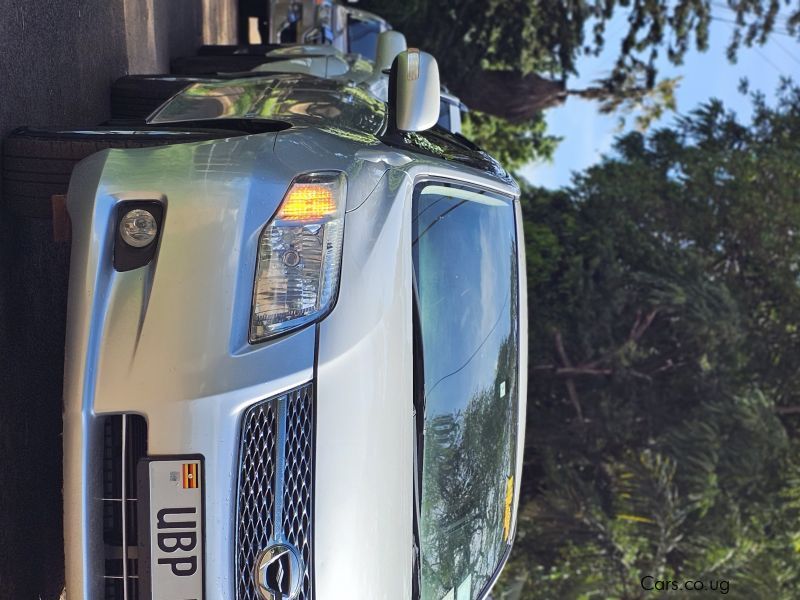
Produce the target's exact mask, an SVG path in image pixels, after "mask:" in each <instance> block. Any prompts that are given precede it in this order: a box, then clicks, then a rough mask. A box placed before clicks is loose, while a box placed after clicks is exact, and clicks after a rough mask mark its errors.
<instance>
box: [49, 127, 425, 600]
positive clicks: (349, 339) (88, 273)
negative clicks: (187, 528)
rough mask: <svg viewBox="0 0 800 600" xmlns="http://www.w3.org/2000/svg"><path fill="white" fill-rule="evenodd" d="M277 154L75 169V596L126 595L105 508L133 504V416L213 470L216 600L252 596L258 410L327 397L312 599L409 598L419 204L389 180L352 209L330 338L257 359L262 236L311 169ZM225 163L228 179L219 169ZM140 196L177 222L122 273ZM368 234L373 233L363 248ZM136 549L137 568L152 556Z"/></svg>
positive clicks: (317, 476)
mask: <svg viewBox="0 0 800 600" xmlns="http://www.w3.org/2000/svg"><path fill="white" fill-rule="evenodd" d="M272 142H273V140H266V139H264V138H263V137H262V138H261V139H260V140H259V138H258V136H251V137H248V138H245V139H242V140H227V141H224V142H209V143H202V144H191V145H186V146H184V147H183V148H181V147H165V148H153V149H141V150H134V151H110V152H102V153H99V154H97V155H94V156H92V157H90V158H89V159H87V160H86V161H84V162H83V163H81V165H80V166H79V167H78V168H77V170H76V172H75V174H74V175H73V179H72V182H71V186H70V191H69V198H68V205H69V211H70V216H71V219H72V224H73V235H72V238H73V249H72V261H71V271H70V292H69V305H68V332H67V346H66V363H65V391H64V396H65V398H64V399H65V411H64V507H65V508H64V510H65V558H66V579H67V597H68V598H70V600H78V599H79V600H100V599H105V598H110V597H114V596H113V595H111V594H113V592H109V591H108V590H109V588H114V586H115V585H117V584H116V583H113V582H112V583H109V581H110V580H111V579H114V578H115V577H117V575H116V574H115V571H113V569H111V570H110V567H109V564H110V563H109V562H108V561H109V559H111V560H115V559H119V558H120V556H121V555H120V553H121V550H119V549H118V548H113V547H111V546H112V545H111V544H109V543H108V539H107V538H108V535H107V531H108V527H109V525H108V523H107V522H106V521H107V520H108V515H109V514H113V511H109V509H108V506H106V505H108V504H109V503H111V502H115V501H118V500H119V499H116V498H108V497H107V490H108V486H107V481H106V479H107V477H108V471H109V465H108V464H107V463H108V456H109V455H108V452H105V453H104V448H105V446H106V445H107V442H108V430H107V426H108V425H107V424H108V423H109V419H117V418H120V417H119V416H120V415H137V416H138V417H141V419H142V422H143V423H145V424H146V446H147V454H148V455H150V456H153V455H158V456H185V455H189V454H191V455H202V457H203V458H204V465H205V469H204V489H205V544H204V545H205V556H206V560H205V566H204V572H205V597H206V598H207V599H214V600H216V599H222V600H234V599H235V598H241V593H239V594H238V595H237V586H238V585H239V583H240V576H241V575H240V572H239V569H237V548H238V546H237V544H238V543H239V542H237V539H238V537H237V535H238V532H239V527H240V525H241V513H240V507H239V506H238V498H239V489H240V488H239V486H240V485H241V471H242V469H241V452H242V444H243V427H244V423H245V417H246V414H247V411H248V410H249V409H251V408H252V407H254V406H256V405H258V404H259V403H262V402H264V401H266V400H269V399H271V398H276V397H280V396H281V395H282V394H285V393H287V392H289V391H291V390H296V389H298V388H304V386H309V385H313V389H314V406H313V410H314V415H313V417H314V418H313V422H314V439H313V475H314V478H313V479H314V481H313V488H314V490H313V506H312V517H311V518H312V524H311V526H312V527H313V565H312V570H313V588H314V596H315V597H317V598H337V597H341V595H342V594H343V593H344V591H345V590H346V593H347V594H348V595H353V594H355V596H356V597H365V598H366V597H369V598H386V599H395V598H398V599H399V598H402V599H405V598H410V596H411V589H410V588H411V571H412V542H413V532H412V523H413V516H412V515H413V508H412V507H413V483H412V482H413V449H412V448H413V447H412V444H413V439H414V430H413V414H412V405H411V402H410V401H409V399H410V398H411V395H412V394H411V381H410V378H408V377H406V375H407V374H408V373H410V371H411V347H410V342H411V332H410V327H411V322H410V318H409V316H410V314H411V286H410V281H411V264H410V251H409V244H410V232H409V226H408V223H409V210H410V202H406V201H404V200H406V199H410V189H411V188H410V185H408V184H407V183H406V184H404V185H403V186H400V187H399V188H398V186H397V185H396V183H397V182H394V183H393V184H392V189H393V192H392V194H389V193H388V192H387V185H388V184H387V185H382V184H378V185H377V186H376V185H375V179H374V178H373V179H372V184H371V185H368V186H366V187H367V188H368V189H369V190H370V192H367V193H363V195H362V196H361V197H358V198H356V201H355V202H354V208H353V209H352V210H348V212H347V215H346V221H345V227H346V230H347V231H350V232H351V235H349V236H348V237H347V238H346V243H345V248H344V255H343V262H342V273H341V284H340V291H339V300H338V303H337V307H336V308H335V309H334V311H333V312H332V313H331V314H330V315H329V316H328V317H327V318H326V319H325V320H324V321H323V322H322V323H320V324H318V325H315V326H309V327H306V328H304V329H302V330H299V331H297V332H294V333H291V334H288V335H285V336H283V337H280V338H278V339H276V340H273V341H268V342H265V343H262V344H258V345H255V346H253V345H250V344H248V343H247V341H246V340H247V327H248V323H249V312H250V302H251V298H252V284H253V279H252V277H253V275H252V274H253V272H254V270H255V257H256V244H257V240H258V234H259V232H260V230H261V228H262V227H263V225H264V223H265V222H266V221H267V220H268V219H269V217H270V216H271V215H272V214H273V213H274V211H275V209H276V207H277V202H278V201H279V200H280V198H281V197H282V196H283V193H284V191H285V189H286V187H288V184H289V182H290V181H291V179H292V177H293V176H294V175H295V174H296V170H295V169H293V168H292V167H291V166H290V165H288V166H287V165H285V164H280V163H276V162H275V161H274V160H273V159H272V158H273V157H272V146H273V143H272ZM176 148H177V150H176ZM211 155H213V156H214V157H215V160H216V161H217V162H215V163H212V162H211V161H210V160H209V156H211ZM349 155H350V156H352V155H353V152H350V153H349ZM220 156H225V157H226V158H225V160H226V161H227V163H226V164H227V165H228V167H227V168H221V167H220V166H219V164H220ZM266 161H271V167H270V169H271V170H270V173H269V176H267V177H253V176H252V168H251V167H249V166H248V165H254V164H257V163H259V162H266ZM212 164H213V166H214V168H213V169H212V168H210V165H212ZM156 166H158V168H156ZM383 168H385V167H383ZM248 169H249V170H248ZM361 170H362V171H363V168H362V169H361ZM401 179H403V176H401ZM351 182H352V185H350V186H349V188H350V190H351V192H353V191H355V192H357V193H361V192H360V191H359V190H362V189H364V187H363V186H361V187H360V186H359V182H358V181H356V177H353V178H352V179H351ZM382 182H383V181H382ZM383 183H385V182H383ZM131 198H135V199H138V200H141V199H144V200H158V201H162V202H164V203H165V206H166V216H165V224H164V229H163V233H162V238H161V240H160V247H159V249H158V256H157V258H156V260H154V261H153V262H152V263H151V264H149V265H148V266H146V267H143V268H141V269H137V270H135V271H130V272H123V273H120V272H116V271H114V269H113V266H112V263H113V261H112V252H113V242H112V240H113V237H114V236H113V231H111V230H110V227H111V224H112V223H113V218H112V215H113V213H114V210H115V206H116V204H117V203H118V202H120V201H123V200H127V199H131ZM398 198H399V199H400V200H401V201H399V202H397V201H394V200H396V199H398ZM265 199H269V200H265ZM348 202H350V199H348ZM348 206H349V204H348ZM376 224H377V225H376ZM358 231H364V232H368V233H367V234H366V235H353V234H352V233H353V232H358ZM206 240H207V241H206ZM388 366H391V368H387V367H388ZM112 456H113V454H112ZM119 464H120V466H119V468H120V469H125V468H130V467H129V466H128V467H126V466H125V465H124V464H123V462H122V461H121V462H120V463H119ZM113 468H116V467H113ZM104 485H105V487H104ZM129 489H132V488H130V487H129ZM137 492H138V490H137ZM135 498H137V496H135V495H133V496H130V497H129V498H128V499H127V500H124V502H130V503H131V504H133V503H134V502H135ZM130 512H133V511H129V513H130ZM104 534H105V535H106V539H104ZM138 542H139V544H141V543H144V542H145V540H138ZM125 555H127V557H128V558H129V559H130V560H131V561H135V560H136V559H137V557H138V555H139V548H138V547H136V546H131V547H128V548H127V550H126V552H125ZM126 572H127V573H128V574H130V575H131V576H133V575H136V574H137V573H138V572H139V567H138V566H137V565H135V564H133V563H131V564H130V565H129V568H128V569H126ZM131 579H133V577H131ZM135 585H136V584H133V583H130V584H129V586H128V590H129V592H128V598H131V599H133V598H134V597H135V596H134V595H133V594H132V593H131V590H132V589H133V587H135ZM122 597H124V596H122ZM126 600H127V599H126Z"/></svg>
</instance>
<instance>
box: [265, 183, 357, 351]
mask: <svg viewBox="0 0 800 600" xmlns="http://www.w3.org/2000/svg"><path fill="white" fill-rule="evenodd" d="M346 186H347V183H346V179H345V176H344V174H343V173H339V172H322V173H310V174H307V175H301V176H299V177H297V178H296V179H295V180H294V181H293V182H292V185H291V186H290V187H289V191H288V192H286V195H285V196H284V198H283V201H282V202H281V205H280V207H279V208H278V212H277V213H276V214H275V216H274V217H273V218H272V220H271V221H270V222H269V223H268V224H267V226H266V227H265V228H264V231H262V232H261V237H260V238H259V241H258V261H257V265H256V281H255V287H254V290H253V313H252V317H251V319H250V341H251V342H259V341H262V340H265V339H267V338H270V337H273V336H276V335H279V334H281V333H285V332H286V331H289V330H290V329H295V328H297V327H302V326H303V325H306V324H307V323H310V322H312V321H315V320H317V319H319V318H320V317H322V316H323V315H324V314H325V313H327V312H328V310H330V308H331V306H332V305H333V302H334V300H335V298H336V294H337V292H338V289H339V269H340V266H341V260H342V234H343V230H344V209H345V198H346V191H347V190H346Z"/></svg>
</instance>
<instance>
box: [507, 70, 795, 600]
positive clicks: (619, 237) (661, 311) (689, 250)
mask: <svg viewBox="0 0 800 600" xmlns="http://www.w3.org/2000/svg"><path fill="white" fill-rule="evenodd" d="M797 139H800V90H798V88H795V87H792V86H791V85H790V84H788V83H786V84H784V86H783V88H782V90H781V91H780V93H779V102H778V104H777V106H775V107H769V106H767V105H766V104H765V102H764V100H763V98H761V97H759V96H756V97H755V98H754V115H753V118H752V121H751V122H750V123H749V124H746V125H745V124H742V123H740V122H739V121H738V120H737V119H736V117H735V115H733V114H731V113H728V112H726V111H725V109H724V107H723V105H722V104H721V103H720V102H719V101H710V102H708V103H706V104H705V105H703V106H701V107H700V108H699V109H697V110H696V111H694V112H693V113H691V114H690V115H689V116H687V117H685V118H682V119H680V120H679V121H678V122H677V123H676V125H675V126H674V127H672V128H666V129H661V130H658V131H655V132H652V133H650V134H649V135H647V136H645V135H642V134H640V133H631V134H628V135H626V136H624V137H621V138H620V139H618V141H617V144H616V148H615V155H614V156H612V157H608V158H606V159H605V160H604V161H603V162H602V163H601V164H600V165H598V166H596V167H593V168H590V169H589V170H587V171H586V172H584V173H582V174H580V175H578V176H576V178H575V180H574V182H573V185H572V186H571V187H570V188H569V189H566V190H562V191H558V192H549V191H546V190H541V189H535V188H526V189H525V190H524V194H523V196H524V213H525V228H526V243H527V253H528V259H529V262H528V265H529V271H528V286H529V302H530V311H531V331H530V340H531V372H530V382H531V383H530V390H529V399H528V410H529V413H528V436H527V440H526V454H525V473H524V476H523V489H522V497H521V499H520V507H521V512H520V522H519V533H518V539H517V541H516V546H515V550H514V553H513V554H512V560H511V563H510V565H509V568H508V569H507V571H506V573H505V574H504V578H503V581H502V582H501V584H500V585H499V586H498V589H497V590H496V595H497V596H498V597H500V598H503V597H504V596H503V593H504V592H503V590H506V591H509V590H511V589H516V593H518V594H519V596H518V597H519V598H521V599H524V600H533V599H545V598H547V599H549V598H553V599H558V598H583V599H595V598H598V599H600V598H603V599H605V598H620V599H623V598H624V599H633V598H646V597H649V596H650V595H652V592H647V591H646V590H645V589H644V588H643V585H642V579H643V578H645V577H648V576H651V577H653V578H654V580H671V581H685V580H687V579H691V580H701V581H703V582H704V585H705V586H706V589H708V588H709V586H710V585H711V584H712V582H713V584H714V585H716V586H717V588H718V589H719V587H720V586H722V585H723V584H724V585H725V586H726V587H727V588H728V594H727V595H729V596H730V597H733V598H767V597H769V598H786V599H787V600H788V599H790V598H797V597H799V596H800V565H799V564H798V562H797V560H796V556H797V552H798V550H800V435H798V433H799V432H800V392H798V390H800V385H798V384H800V380H799V379H798V378H800V356H798V353H797V351H796V349H797V345H798V341H799V340H798V335H800V331H798V326H800V284H799V283H798V281H800V280H798V272H799V271H800V231H798V223H800V169H798V166H797V165H798V164H800V149H799V148H798V145H797ZM654 580H648V581H649V582H650V583H652V581H654ZM515 586H516V587H515ZM509 594H510V591H509ZM508 597H512V596H510V595H509V596H508Z"/></svg>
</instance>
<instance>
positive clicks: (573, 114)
mask: <svg viewBox="0 0 800 600" xmlns="http://www.w3.org/2000/svg"><path fill="white" fill-rule="evenodd" d="M715 10H716V13H715V14H714V17H718V18H720V19H724V20H732V15H731V13H730V12H728V11H726V9H724V8H719V9H715ZM625 26H626V23H625V21H624V15H619V16H618V17H616V18H615V20H613V21H612V22H611V23H610V24H609V26H608V28H607V31H608V34H609V35H608V37H607V40H608V44H607V48H606V50H605V51H604V52H603V53H602V54H601V55H600V56H598V57H586V58H583V59H581V61H580V62H579V63H578V68H579V70H580V76H579V77H574V78H572V79H570V81H569V82H568V86H569V87H571V88H580V87H584V86H588V85H591V83H592V81H593V80H595V79H599V78H601V77H603V76H604V75H606V74H607V73H608V71H609V70H610V68H611V66H612V65H613V61H614V58H615V57H616V52H617V48H618V45H619V43H618V39H619V36H620V35H621V33H622V32H623V31H624V30H625ZM732 31H733V30H732V26H731V25H730V24H729V23H726V22H725V21H721V20H716V19H715V20H713V21H712V24H711V27H710V31H709V36H710V37H709V49H708V51H707V52H697V51H696V50H692V51H690V52H688V53H687V55H686V57H685V60H684V64H683V65H681V66H677V67H676V66H674V65H671V64H669V62H668V61H667V60H666V58H664V59H663V60H661V62H660V63H659V77H676V76H681V77H683V79H682V81H681V83H680V87H679V88H678V90H677V92H676V100H677V112H678V113H680V114H685V113H688V112H689V111H691V110H692V109H693V108H695V107H696V106H698V105H699V104H700V103H702V102H704V101H706V100H708V99H709V98H711V97H716V98H720V99H721V100H723V101H724V102H725V105H726V106H727V107H728V108H729V109H733V110H734V111H736V112H737V113H738V114H739V115H741V116H743V117H746V116H747V115H749V114H750V100H749V98H748V97H747V96H743V95H742V94H740V93H739V91H738V86H739V80H740V79H741V78H742V77H747V78H748V80H749V81H750V89H751V90H759V91H762V92H764V93H765V94H766V96H767V99H768V100H769V99H772V98H774V92H775V90H776V88H777V86H778V83H779V80H780V77H781V76H782V75H783V76H792V77H794V79H795V80H797V79H800V44H798V43H797V42H796V41H794V40H793V39H792V38H790V37H788V36H786V35H781V34H773V35H772V37H771V38H770V40H769V42H768V43H767V44H766V45H764V46H761V47H756V48H742V49H741V50H740V52H739V59H738V62H737V63H736V64H731V63H729V62H728V59H727V58H726V56H725V48H726V47H727V45H728V42H729V41H730V38H731V34H732ZM614 34H616V36H615V35H614ZM615 37H616V39H615ZM546 116H547V125H548V130H549V133H551V134H553V135H557V136H560V137H562V138H563V140H562V142H561V143H560V144H559V146H558V149H557V150H556V152H555V154H554V155H553V160H552V161H551V162H544V161H541V162H535V163H531V164H529V165H526V166H525V167H523V169H522V170H521V174H522V176H523V177H524V178H525V179H527V180H528V181H530V182H531V183H533V184H534V185H539V186H543V187H547V188H558V187H561V186H564V185H568V184H569V182H570V179H571V176H572V173H573V172H574V171H581V170H583V169H585V168H586V167H588V166H590V165H593V164H595V163H596V162H598V161H599V160H600V158H601V156H602V155H603V154H608V153H609V151H610V150H611V145H612V144H613V142H614V138H615V137H616V136H617V135H619V134H620V133H621V132H623V131H626V130H629V129H632V128H633V119H632V118H628V119H627V121H628V123H627V124H626V126H625V129H623V130H620V129H619V117H618V116H615V115H601V114H599V113H598V112H597V106H596V104H595V103H592V102H589V101H586V100H581V99H580V98H569V99H568V100H567V102H566V103H565V104H564V105H562V106H560V107H557V108H553V109H550V110H549V111H548V112H547V115H546ZM674 118H675V113H667V114H665V115H664V116H663V117H662V118H661V120H660V121H657V122H655V123H654V124H653V125H652V126H653V127H658V126H663V125H668V124H670V123H671V122H672V121H673V119H674Z"/></svg>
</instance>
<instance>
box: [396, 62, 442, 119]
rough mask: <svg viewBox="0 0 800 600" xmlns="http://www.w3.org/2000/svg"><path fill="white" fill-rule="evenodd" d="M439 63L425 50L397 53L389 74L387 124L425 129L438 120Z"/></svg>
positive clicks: (439, 92)
mask: <svg viewBox="0 0 800 600" xmlns="http://www.w3.org/2000/svg"><path fill="white" fill-rule="evenodd" d="M440 94H441V86H440V85H439V65H438V64H436V59H435V58H433V56H431V55H430V54H428V53H427V52H420V51H419V50H417V49H416V48H409V49H408V50H406V51H405V52H401V53H400V54H398V55H397V58H395V59H394V63H392V71H391V73H390V75H389V128H390V129H397V130H400V131H425V130H426V129H430V128H431V127H433V126H434V125H436V122H437V121H438V120H439V105H440V102H441V99H440Z"/></svg>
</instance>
